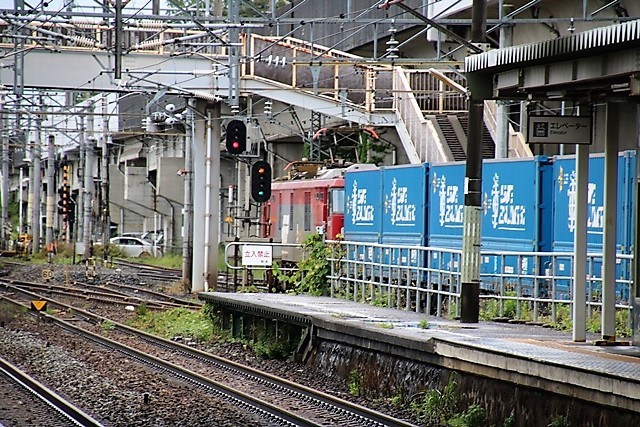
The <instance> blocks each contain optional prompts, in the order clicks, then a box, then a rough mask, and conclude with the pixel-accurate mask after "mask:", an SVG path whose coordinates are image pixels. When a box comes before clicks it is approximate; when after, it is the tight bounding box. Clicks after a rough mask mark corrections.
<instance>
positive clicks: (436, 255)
mask: <svg viewBox="0 0 640 427" xmlns="http://www.w3.org/2000/svg"><path fill="white" fill-rule="evenodd" d="M465 171H466V165H465V163H463V162H455V163H443V164H435V165H431V166H430V168H429V181H428V192H429V193H428V194H429V214H428V230H429V238H428V244H429V246H431V247H437V248H447V249H460V248H462V225H463V224H462V221H463V211H464V180H465ZM431 257H432V258H431V259H430V260H429V262H428V264H429V265H434V266H438V267H440V268H443V269H445V270H448V271H452V272H457V271H459V269H460V265H459V262H458V260H457V258H456V257H452V256H451V254H450V253H448V252H442V253H440V252H437V251H433V252H432V253H431Z"/></svg>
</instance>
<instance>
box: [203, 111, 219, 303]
mask: <svg viewBox="0 0 640 427" xmlns="http://www.w3.org/2000/svg"><path fill="white" fill-rule="evenodd" d="M220 120H221V118H220V103H216V104H215V105H214V106H213V108H211V109H210V110H209V111H208V114H207V147H206V150H207V159H206V190H205V191H206V194H205V198H206V206H205V208H206V210H207V215H206V216H205V239H206V241H205V247H204V249H205V250H204V251H203V252H204V263H205V274H204V279H205V282H204V290H205V291H208V290H209V289H214V290H215V289H216V288H217V284H218V244H219V243H220V240H219V234H218V229H219V227H220V225H219V224H220V207H221V204H220V178H219V174H218V171H220V136H221V134H222V130H221V126H220Z"/></svg>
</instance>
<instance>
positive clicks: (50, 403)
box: [0, 357, 102, 427]
mask: <svg viewBox="0 0 640 427" xmlns="http://www.w3.org/2000/svg"><path fill="white" fill-rule="evenodd" d="M0 390H1V391H0V396H2V400H3V401H4V402H5V404H6V403H7V402H8V401H12V402H14V403H13V405H14V406H15V408H16V409H17V411H15V413H11V414H3V415H4V416H5V417H7V418H9V417H10V419H9V420H6V419H5V420H4V421H5V422H11V423H13V424H14V425H27V424H29V425H47V426H51V427H58V426H84V427H91V426H100V425H102V424H101V423H100V422H98V421H97V420H95V419H94V418H92V417H91V416H89V415H87V414H85V413H84V412H83V411H82V410H81V409H80V408H78V407H77V406H76V405H74V404H73V403H71V402H69V401H68V400H66V399H64V398H62V397H61V396H59V395H58V394H56V393H55V392H53V391H52V390H50V389H49V388H47V387H46V386H44V385H43V384H41V383H40V382H39V381H37V380H36V379H35V378H33V377H31V376H30V375H28V374H27V373H26V372H24V371H22V370H21V369H19V368H18V367H17V366H15V365H13V364H12V363H10V362H9V361H7V360H5V359H4V358H2V357H0ZM22 408H24V410H22ZM2 421H3V420H2V419H0V425H2Z"/></svg>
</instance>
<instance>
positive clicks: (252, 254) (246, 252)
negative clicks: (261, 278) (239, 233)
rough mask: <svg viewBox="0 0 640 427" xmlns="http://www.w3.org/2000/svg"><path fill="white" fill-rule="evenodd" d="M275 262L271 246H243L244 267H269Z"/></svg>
mask: <svg viewBox="0 0 640 427" xmlns="http://www.w3.org/2000/svg"><path fill="white" fill-rule="evenodd" d="M272 262H273V252H272V248H271V246H264V245H243V246H242V265H258V266H269V265H271V263H272Z"/></svg>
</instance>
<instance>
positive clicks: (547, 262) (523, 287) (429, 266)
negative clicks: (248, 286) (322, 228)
mask: <svg viewBox="0 0 640 427" xmlns="http://www.w3.org/2000/svg"><path fill="white" fill-rule="evenodd" d="M244 244H251V243H243V242H236V243H231V244H229V245H227V251H226V252H227V255H228V256H227V263H228V264H227V265H228V267H229V268H230V269H231V270H235V271H237V272H243V274H249V275H250V276H253V277H265V279H266V278H268V277H269V275H270V274H271V273H270V271H271V266H270V265H263V266H242V265H240V263H237V262H236V263H235V264H230V263H229V259H230V257H229V256H230V255H231V254H232V253H236V254H237V253H238V251H240V252H241V251H242V245H244ZM261 244H262V243H261ZM326 244H327V245H329V247H330V248H331V254H332V255H331V256H330V257H329V258H328V261H329V264H330V272H331V273H330V275H329V276H328V277H327V281H328V282H327V284H328V293H329V294H330V296H331V297H334V298H343V299H349V300H353V301H357V302H362V303H367V304H373V305H377V306H383V307H390V308H396V309H400V310H411V311H416V312H419V313H425V314H429V315H435V316H438V317H457V316H458V315H459V314H460V313H459V309H460V290H461V289H460V288H461V270H460V267H461V258H462V251H461V250H458V249H446V248H436V247H422V246H401V245H382V244H376V243H362V242H352V241H327V242H326ZM234 245H239V246H238V250H235V249H234ZM265 245H272V248H273V250H272V253H273V261H274V262H279V260H280V259H281V258H282V255H283V254H284V255H287V254H291V253H293V252H295V253H297V254H299V256H300V257H302V258H304V257H305V256H306V254H305V251H304V249H303V247H302V246H301V245H294V244H278V243H271V244H270V243H265ZM481 259H482V265H481V274H480V280H481V283H480V290H481V296H480V298H481V305H482V308H483V310H482V312H483V314H484V315H487V316H490V317H509V318H512V319H515V320H518V319H519V320H527V321H532V322H538V321H542V320H544V321H551V322H557V321H558V316H559V312H560V311H561V310H562V311H563V312H564V313H572V310H571V308H572V305H573V292H572V290H573V289H574V286H573V254H572V253H567V252H501V251H487V250H483V251H481ZM632 267H633V257H632V256H631V255H622V254H618V255H617V259H616V284H615V286H616V301H617V303H616V307H617V308H618V309H620V310H626V316H627V326H628V327H630V325H631V310H630V299H631V297H632V292H633V283H632V277H633V268H632ZM279 268H280V269H281V271H283V272H287V273H289V274H293V273H294V272H295V271H296V268H295V266H286V267H279ZM256 270H258V271H259V272H256ZM601 270H602V254H601V253H589V254H588V256H587V266H586V271H587V278H586V290H587V294H586V299H585V304H586V305H587V310H588V313H590V314H595V313H596V312H597V311H601V307H602V283H603V280H602V274H601ZM302 280H304V277H302Z"/></svg>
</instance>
